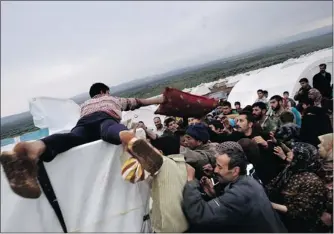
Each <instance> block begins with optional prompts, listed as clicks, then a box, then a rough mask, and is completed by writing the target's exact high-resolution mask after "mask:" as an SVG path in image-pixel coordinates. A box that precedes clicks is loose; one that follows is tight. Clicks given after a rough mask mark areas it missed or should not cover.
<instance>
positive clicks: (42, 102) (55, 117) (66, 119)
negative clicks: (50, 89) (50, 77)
mask: <svg viewBox="0 0 334 234" xmlns="http://www.w3.org/2000/svg"><path fill="white" fill-rule="evenodd" d="M29 109H30V113H31V115H32V116H33V120H34V124H35V126H36V127H38V128H49V132H50V134H52V133H55V132H60V131H62V132H69V131H70V130H71V129H72V128H73V127H74V126H75V124H76V123H77V121H78V120H79V118H80V106H79V105H78V104H76V103H75V102H74V101H73V100H71V99H60V98H50V97H36V98H33V99H31V100H30V101H29Z"/></svg>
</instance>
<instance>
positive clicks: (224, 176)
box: [214, 154, 236, 184]
mask: <svg viewBox="0 0 334 234" xmlns="http://www.w3.org/2000/svg"><path fill="white" fill-rule="evenodd" d="M230 160H231V159H230V158H229V157H228V156H227V154H223V155H219V156H217V157H216V167H215V170H214V173H215V174H216V176H217V178H218V180H219V183H221V184H228V183H230V182H231V181H233V179H234V178H235V173H236V170H235V168H233V169H229V168H228V164H229V162H230Z"/></svg>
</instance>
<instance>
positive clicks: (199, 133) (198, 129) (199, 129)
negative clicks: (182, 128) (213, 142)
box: [186, 123, 210, 144]
mask: <svg viewBox="0 0 334 234" xmlns="http://www.w3.org/2000/svg"><path fill="white" fill-rule="evenodd" d="M186 134H187V135H189V136H191V137H192V138H194V139H195V140H198V141H201V142H203V143H204V144H205V143H207V142H208V141H209V139H210V135H209V131H208V127H207V126H205V125H204V124H202V123H198V124H194V125H190V126H189V127H188V128H187V131H186Z"/></svg>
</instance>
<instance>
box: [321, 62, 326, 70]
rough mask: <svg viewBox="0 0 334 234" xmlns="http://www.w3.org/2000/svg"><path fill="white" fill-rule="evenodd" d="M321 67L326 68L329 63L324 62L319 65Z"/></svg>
mask: <svg viewBox="0 0 334 234" xmlns="http://www.w3.org/2000/svg"><path fill="white" fill-rule="evenodd" d="M319 67H324V68H325V69H326V68H327V65H326V64H325V63H322V64H320V65H319Z"/></svg>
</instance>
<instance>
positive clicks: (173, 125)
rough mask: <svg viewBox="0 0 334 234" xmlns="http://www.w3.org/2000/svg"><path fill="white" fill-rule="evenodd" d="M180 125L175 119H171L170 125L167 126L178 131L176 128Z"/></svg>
mask: <svg viewBox="0 0 334 234" xmlns="http://www.w3.org/2000/svg"><path fill="white" fill-rule="evenodd" d="M178 127H179V126H178V125H177V124H176V122H175V121H171V122H170V123H169V124H168V126H167V128H168V130H170V131H172V132H176V130H177V128H178Z"/></svg>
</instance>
